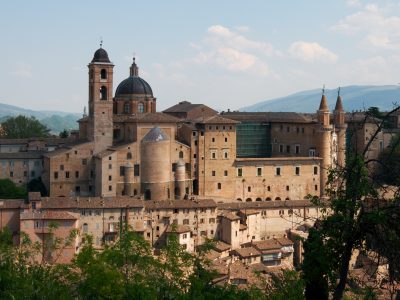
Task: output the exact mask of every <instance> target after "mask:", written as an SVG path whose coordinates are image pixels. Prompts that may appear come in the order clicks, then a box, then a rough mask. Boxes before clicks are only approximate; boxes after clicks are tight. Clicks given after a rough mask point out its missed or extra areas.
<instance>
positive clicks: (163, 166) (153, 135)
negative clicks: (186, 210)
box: [140, 127, 171, 200]
mask: <svg viewBox="0 0 400 300" xmlns="http://www.w3.org/2000/svg"><path fill="white" fill-rule="evenodd" d="M140 157H141V172H140V174H141V176H140V181H141V191H142V193H143V194H144V197H145V200H150V199H152V200H165V199H169V198H170V190H169V187H170V182H171V178H170V176H171V147H170V139H169V137H168V135H167V134H166V133H165V132H164V131H162V130H161V129H160V128H158V127H154V128H152V129H151V130H150V131H149V132H148V133H147V134H146V135H145V136H144V138H143V139H142V141H141V144H140Z"/></svg>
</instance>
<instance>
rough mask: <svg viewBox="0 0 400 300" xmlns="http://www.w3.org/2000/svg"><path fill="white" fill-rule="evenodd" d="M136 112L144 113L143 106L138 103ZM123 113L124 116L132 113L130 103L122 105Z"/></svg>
mask: <svg viewBox="0 0 400 300" xmlns="http://www.w3.org/2000/svg"><path fill="white" fill-rule="evenodd" d="M137 111H138V112H139V113H144V104H143V103H141V102H139V103H138V105H137ZM124 113H125V114H130V113H132V107H131V103H130V102H125V103H124Z"/></svg>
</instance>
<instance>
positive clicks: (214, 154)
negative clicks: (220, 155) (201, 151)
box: [211, 151, 217, 159]
mask: <svg viewBox="0 0 400 300" xmlns="http://www.w3.org/2000/svg"><path fill="white" fill-rule="evenodd" d="M211 158H212V159H217V153H216V152H215V151H213V152H211Z"/></svg>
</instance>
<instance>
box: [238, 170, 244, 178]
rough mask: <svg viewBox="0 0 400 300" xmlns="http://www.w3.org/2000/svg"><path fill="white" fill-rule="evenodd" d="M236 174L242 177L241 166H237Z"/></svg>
mask: <svg viewBox="0 0 400 300" xmlns="http://www.w3.org/2000/svg"><path fill="white" fill-rule="evenodd" d="M237 176H238V177H242V176H243V169H242V168H238V169H237Z"/></svg>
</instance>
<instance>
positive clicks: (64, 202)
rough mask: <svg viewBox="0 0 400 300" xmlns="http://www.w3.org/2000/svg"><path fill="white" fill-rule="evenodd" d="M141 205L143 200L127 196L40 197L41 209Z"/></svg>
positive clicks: (138, 206)
mask: <svg viewBox="0 0 400 300" xmlns="http://www.w3.org/2000/svg"><path fill="white" fill-rule="evenodd" d="M125 207H135V208H141V207H143V200H139V199H133V198H131V197H127V196H119V197H110V198H100V197H50V198H49V197H45V198H42V208H43V209H60V208H70V209H74V208H77V209H89V208H125Z"/></svg>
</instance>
